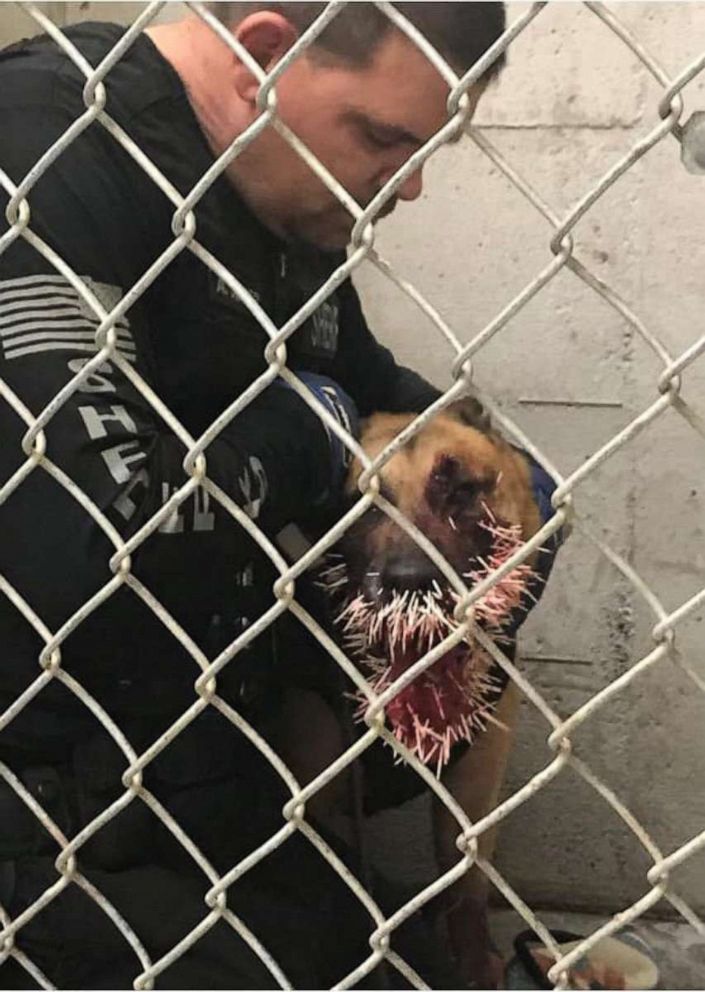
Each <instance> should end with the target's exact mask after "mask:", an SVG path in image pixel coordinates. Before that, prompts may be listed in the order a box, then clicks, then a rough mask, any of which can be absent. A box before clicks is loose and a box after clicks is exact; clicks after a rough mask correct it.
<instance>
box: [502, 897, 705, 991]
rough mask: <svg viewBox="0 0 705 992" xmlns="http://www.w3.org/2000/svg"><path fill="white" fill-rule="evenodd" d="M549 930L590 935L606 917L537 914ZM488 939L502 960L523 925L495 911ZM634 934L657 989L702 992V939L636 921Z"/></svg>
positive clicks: (677, 928) (686, 929)
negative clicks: (646, 952) (648, 957)
mask: <svg viewBox="0 0 705 992" xmlns="http://www.w3.org/2000/svg"><path fill="white" fill-rule="evenodd" d="M537 915H538V917H539V918H540V919H541V921H542V922H543V923H545V924H546V925H547V926H548V927H549V928H551V929H560V930H569V931H572V932H573V933H577V934H590V933H593V932H594V931H595V930H597V928H598V927H600V926H602V925H603V924H604V923H606V922H607V919H608V917H606V916H596V915H592V914H588V913H561V912H555V911H549V910H545V911H540V910H538V911H537ZM491 929H492V936H493V938H494V940H495V941H496V943H497V946H498V948H499V950H500V951H501V953H502V955H503V957H504V958H505V960H509V959H510V958H511V957H512V955H513V949H512V941H513V939H514V937H515V936H516V935H517V934H518V933H520V932H521V931H522V930H525V929H526V924H525V923H524V921H523V920H522V918H521V917H520V916H518V915H517V913H515V912H514V910H513V909H496V910H494V911H493V912H492V916H491ZM633 929H634V931H635V932H636V933H637V934H638V935H639V936H640V937H641V938H642V939H643V940H644V941H646V943H647V944H648V945H649V947H651V948H652V950H653V957H654V960H655V961H656V963H657V965H658V968H659V973H660V976H661V977H660V981H659V986H658V987H659V989H705V939H703V938H702V937H700V936H699V935H698V934H697V933H696V932H695V930H694V929H693V928H692V927H691V926H690V924H688V923H685V922H684V921H681V922H662V921H658V920H638V921H637V922H636V923H635V924H634V926H633Z"/></svg>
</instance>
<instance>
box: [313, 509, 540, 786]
mask: <svg viewBox="0 0 705 992" xmlns="http://www.w3.org/2000/svg"><path fill="white" fill-rule="evenodd" d="M484 510H485V519H484V520H483V521H481V522H480V523H479V525H478V526H480V527H482V528H483V529H484V530H486V531H487V532H488V533H489V534H490V536H491V539H492V542H491V547H490V551H489V554H488V555H487V557H486V558H479V557H478V558H475V559H473V567H472V568H471V569H470V570H469V571H468V572H465V573H463V577H464V578H466V579H468V580H469V585H470V586H471V587H472V586H475V585H477V583H479V582H481V581H482V580H483V579H485V578H486V577H487V576H488V575H489V574H490V573H491V572H493V571H495V570H496V569H497V568H499V567H500V566H501V565H502V564H504V562H506V561H507V559H508V558H509V557H510V556H511V555H513V554H514V552H515V551H516V550H517V549H518V548H519V547H520V546H521V545H522V543H523V542H522V539H521V528H520V527H519V526H518V525H510V526H503V525H502V524H500V523H499V522H498V521H497V520H496V518H495V517H494V515H493V514H492V512H491V510H490V509H489V507H487V506H486V505H485V506H484ZM535 576H536V573H535V572H534V571H533V570H532V568H531V566H530V565H527V564H525V563H523V564H520V565H516V566H515V567H514V568H513V569H512V570H511V571H510V572H508V573H507V575H505V576H503V577H502V578H501V579H500V580H499V581H498V582H497V583H496V584H495V585H494V586H492V588H491V589H489V590H488V591H487V592H486V593H485V595H484V596H482V597H481V598H480V599H479V600H478V601H477V602H476V603H475V620H476V621H477V622H479V624H480V625H481V626H482V627H483V628H484V629H485V630H486V632H487V633H488V634H489V635H490V636H491V637H492V638H493V639H494V640H495V641H498V642H501V641H502V640H503V639H504V640H506V638H504V637H503V628H504V627H505V626H506V623H507V621H508V619H509V617H510V615H511V614H512V613H513V612H514V611H516V610H517V609H526V607H525V606H524V605H523V603H522V598H523V596H524V594H525V593H526V592H527V584H528V582H529V580H530V579H531V578H532V577H535ZM318 579H319V581H318V582H317V585H319V586H320V587H321V588H323V589H324V590H325V591H326V592H327V593H328V594H329V595H330V596H331V597H332V598H333V599H337V598H339V596H340V595H341V593H340V590H341V589H343V587H344V586H346V585H347V584H348V575H347V568H346V565H345V562H344V560H341V558H340V556H337V555H336V556H331V555H328V556H326V559H325V560H324V563H323V567H322V569H321V570H320V571H319V573H318ZM390 592H391V599H389V600H387V601H386V602H385V603H384V605H383V606H381V607H380V606H379V604H376V603H373V602H371V601H370V600H368V599H366V598H365V596H364V595H363V594H362V593H357V594H352V595H348V597H347V599H346V600H345V602H344V605H343V608H342V609H341V610H340V612H339V613H338V615H337V616H336V617H335V621H334V622H335V624H336V625H337V626H338V627H339V628H340V629H341V630H342V640H343V646H344V648H345V650H346V651H348V652H349V653H350V655H351V656H353V657H355V658H356V660H357V661H358V662H359V663H360V665H361V667H362V669H363V670H365V671H366V673H367V675H368V681H369V683H370V686H371V688H372V689H373V690H374V692H375V693H377V694H379V693H382V692H383V691H384V690H385V689H386V688H388V686H389V685H391V684H392V682H394V681H395V680H396V679H397V678H398V677H399V676H400V675H401V674H402V672H403V671H405V670H406V669H408V668H409V667H410V666H411V665H413V664H414V663H415V662H416V661H418V659H419V658H420V657H422V656H423V655H424V654H426V653H427V652H428V651H430V650H431V649H432V648H433V647H434V646H435V645H436V644H438V643H440V641H442V640H443V639H444V638H445V637H447V636H448V635H449V634H450V633H452V632H453V631H454V630H456V629H457V627H458V623H457V621H456V620H455V619H454V618H453V608H454V606H455V605H456V604H457V602H458V599H459V597H458V595H457V593H455V592H454V591H453V590H452V589H448V590H446V591H444V590H443V589H442V588H441V587H440V585H439V584H438V582H437V581H434V582H433V584H432V586H431V588H430V589H427V590H425V591H423V592H420V591H415V592H413V593H412V592H410V591H409V590H408V589H407V590H405V591H404V592H399V591H398V590H396V589H393V590H390ZM491 666H492V659H491V658H490V656H489V655H488V654H487V652H486V651H484V650H483V649H482V648H481V647H480V646H479V645H477V644H473V645H468V644H465V643H461V644H460V645H458V646H456V647H455V648H452V649H451V650H450V651H448V652H447V653H446V654H445V655H442V656H441V657H440V658H438V659H437V660H436V661H435V662H434V664H433V665H431V667H430V668H428V669H427V670H426V671H425V672H423V673H421V674H420V675H419V676H417V678H416V679H414V681H413V682H412V683H411V684H410V685H409V686H407V687H406V688H405V689H403V690H402V691H401V692H400V693H399V694H398V695H397V696H395V697H394V699H393V700H392V701H391V702H390V703H389V704H388V705H387V707H386V713H387V718H388V720H389V723H390V725H391V728H392V732H393V733H394V736H395V737H396V738H397V740H399V741H400V742H402V743H403V744H404V745H405V746H406V747H408V748H409V750H410V751H412V753H414V754H415V755H416V756H417V757H418V758H419V760H420V761H422V762H423V763H424V764H428V765H432V764H435V771H436V775H440V772H441V770H442V768H443V766H444V765H445V764H446V763H447V762H448V759H449V758H450V752H451V748H452V747H453V745H454V744H456V743H457V742H458V741H461V740H466V741H472V739H473V737H474V735H475V734H476V733H477V732H478V731H482V730H484V729H485V728H486V726H487V723H488V722H497V721H496V720H495V718H494V717H493V715H492V710H493V708H494V703H493V702H491V701H488V697H489V696H490V694H491V693H492V691H493V690H495V689H497V688H498V685H499V683H498V681H497V679H495V678H494V677H493V676H492V675H491V673H490V669H491ZM354 698H356V699H357V701H358V703H359V704H360V706H359V709H358V712H357V714H356V716H357V718H358V719H360V720H361V719H362V714H363V713H364V711H365V710H366V708H367V705H368V704H367V700H366V699H365V698H364V697H363V696H362V695H361V694H355V696H354Z"/></svg>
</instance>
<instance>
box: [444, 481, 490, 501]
mask: <svg viewBox="0 0 705 992" xmlns="http://www.w3.org/2000/svg"><path fill="white" fill-rule="evenodd" d="M481 488H482V487H481V486H480V484H479V483H477V482H474V481H470V480H466V481H465V482H461V483H460V485H458V486H454V487H453V489H452V492H451V495H452V496H453V498H454V499H455V500H457V502H459V503H469V502H470V500H473V499H475V497H476V496H477V495H478V494H479V493H480V491H481Z"/></svg>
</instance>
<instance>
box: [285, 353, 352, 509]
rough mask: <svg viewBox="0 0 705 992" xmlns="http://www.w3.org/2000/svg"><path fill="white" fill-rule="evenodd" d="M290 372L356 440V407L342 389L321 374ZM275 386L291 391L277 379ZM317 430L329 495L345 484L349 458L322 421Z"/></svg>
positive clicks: (289, 387) (296, 370)
mask: <svg viewBox="0 0 705 992" xmlns="http://www.w3.org/2000/svg"><path fill="white" fill-rule="evenodd" d="M292 371H293V372H294V373H295V375H296V376H297V377H298V378H299V379H300V380H301V382H302V383H303V384H304V385H305V386H306V387H307V389H308V390H309V391H310V392H311V393H312V394H313V395H314V396H315V397H316V399H317V400H319V401H320V402H321V403H322V404H323V406H324V407H325V408H326V409H327V410H328V411H329V413H332V414H333V416H334V417H335V419H336V420H337V421H338V423H339V424H340V425H341V427H344V428H345V430H347V431H348V432H349V433H350V434H351V435H352V436H353V437H355V438H357V437H358V436H359V432H360V418H359V415H358V412H357V407H356V406H355V403H354V402H353V400H352V399H351V398H350V396H348V394H347V393H346V392H345V390H344V389H343V388H342V386H339V385H338V383H337V382H335V380H334V379H330V378H329V377H328V376H325V375H318V374H317V373H315V372H301V371H299V370H298V369H292ZM276 384H277V385H278V386H282V387H285V388H286V389H291V386H289V384H288V383H287V382H285V381H284V380H283V379H277V381H276ZM321 427H322V428H323V429H324V430H325V432H326V435H327V437H328V443H329V445H330V457H331V476H330V478H331V492H332V493H337V492H338V491H339V490H340V489H341V487H342V485H343V483H344V481H345V476H346V474H347V470H348V466H349V465H350V462H351V461H352V455H351V454H350V452H349V451H348V449H347V448H346V447H345V445H344V444H343V442H342V441H341V440H340V438H338V437H337V436H336V435H335V434H334V433H333V431H331V430H329V429H328V426H327V425H326V424H324V423H323V421H321Z"/></svg>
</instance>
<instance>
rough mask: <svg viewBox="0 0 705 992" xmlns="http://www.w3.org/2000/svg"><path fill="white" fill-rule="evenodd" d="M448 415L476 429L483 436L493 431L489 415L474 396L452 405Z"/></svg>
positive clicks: (447, 410) (447, 409)
mask: <svg viewBox="0 0 705 992" xmlns="http://www.w3.org/2000/svg"><path fill="white" fill-rule="evenodd" d="M446 413H448V414H450V416H451V417H455V418H456V419H457V420H459V421H460V422H461V423H463V424H467V425H468V427H474V428H475V429H476V430H478V431H482V432H483V434H487V433H488V432H489V431H491V430H492V421H491V419H490V415H489V413H488V412H487V410H485V408H484V406H483V405H482V403H480V401H479V400H478V399H477V398H476V397H474V396H464V397H463V398H462V399H461V400H456V401H455V403H451V404H450V406H449V407H446Z"/></svg>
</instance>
